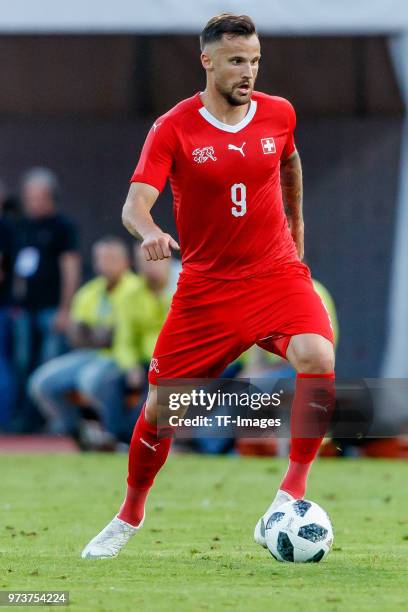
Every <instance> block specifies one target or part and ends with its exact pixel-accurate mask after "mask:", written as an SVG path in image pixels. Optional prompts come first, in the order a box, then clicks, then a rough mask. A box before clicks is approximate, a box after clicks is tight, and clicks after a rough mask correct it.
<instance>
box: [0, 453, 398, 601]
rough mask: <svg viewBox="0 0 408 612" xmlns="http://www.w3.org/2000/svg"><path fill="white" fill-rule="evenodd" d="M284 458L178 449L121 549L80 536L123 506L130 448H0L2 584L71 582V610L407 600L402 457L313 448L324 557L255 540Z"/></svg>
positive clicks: (30, 586)
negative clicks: (93, 556) (103, 554)
mask: <svg viewBox="0 0 408 612" xmlns="http://www.w3.org/2000/svg"><path fill="white" fill-rule="evenodd" d="M285 464H286V462H283V461H280V460H275V459H255V458H254V459H251V458H239V457H221V458H219V457H218V458H206V457H199V456H188V455H180V456H174V457H171V458H170V460H169V462H168V464H167V465H166V466H165V468H164V470H163V471H162V473H161V474H160V475H159V476H158V478H157V481H156V486H155V487H154V489H153V491H152V493H151V496H150V499H149V502H148V517H147V520H146V523H145V527H144V529H143V530H142V531H141V533H140V534H138V535H136V537H135V538H133V540H132V541H131V542H130V544H129V546H128V547H127V549H125V550H124V551H123V553H122V554H121V555H120V556H119V557H118V558H116V559H112V560H99V561H89V560H81V559H80V558H79V555H80V552H81V549H82V548H83V546H84V545H85V544H86V543H87V542H88V540H89V539H90V538H91V537H92V536H94V535H95V534H96V532H97V531H99V530H100V529H101V528H102V527H103V526H104V525H105V524H106V523H107V522H108V521H109V520H110V519H111V518H112V516H113V514H114V512H115V511H117V508H118V505H119V503H120V501H121V499H122V496H123V491H124V477H125V473H126V457H125V456H117V455H116V456H113V455H66V456H64V455H54V456H52V455H48V456H45V455H44V456H35V455H31V456H29V455H27V456H15V455H9V456H0V473H1V497H0V517H1V522H0V589H13V590H18V589H22V590H69V591H70V598H71V605H70V608H71V609H73V610H78V612H80V611H82V610H84V611H85V610H100V611H105V610H106V611H113V610H115V611H118V612H126V611H134V610H146V611H149V612H151V611H156V610H166V611H167V612H173V611H177V612H179V611H194V612H196V611H198V612H199V611H201V610H234V611H235V610H242V611H244V610H245V611H246V612H248V611H249V612H252V611H258V610H259V611H261V610H262V611H264V610H274V609H278V610H283V611H285V612H286V611H288V610H289V611H291V610H302V612H306V611H309V610H310V611H312V610H313V611H316V610H318V611H320V610H325V611H339V612H340V611H341V612H343V611H347V612H349V611H354V610H355V611H358V612H363V611H365V610H370V611H373V610H375V611H377V610H381V611H384V610H386V611H388V610H403V609H404V610H406V602H407V601H408V569H407V568H408V514H407V509H408V486H407V464H406V463H403V462H396V461H379V460H377V461H375V460H373V461H370V460H330V459H329V460H319V462H318V463H317V464H316V465H315V466H314V469H313V471H312V475H311V477H310V486H309V496H310V498H311V499H313V500H314V501H316V502H317V503H319V504H321V505H322V506H323V507H324V508H325V509H326V510H327V511H328V513H329V514H330V516H331V519H332V521H333V525H334V530H335V540H334V548H333V550H332V552H331V553H330V555H329V556H328V557H327V559H325V560H324V561H323V562H322V563H320V564H305V565H292V564H280V563H278V562H276V561H275V560H274V559H273V558H272V557H270V555H269V554H268V552H267V551H265V550H263V549H261V548H260V547H258V546H256V545H255V544H254V543H253V541H252V531H253V527H254V525H255V522H256V521H257V519H258V518H259V516H260V514H261V513H262V512H263V511H264V509H265V508H266V507H267V505H268V504H269V503H270V501H271V499H272V497H273V495H274V493H275V489H276V487H277V485H278V483H279V478H280V476H281V474H282V472H283V470H284V468H285Z"/></svg>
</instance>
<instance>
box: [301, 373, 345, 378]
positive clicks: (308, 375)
mask: <svg viewBox="0 0 408 612" xmlns="http://www.w3.org/2000/svg"><path fill="white" fill-rule="evenodd" d="M335 376H336V374H335V372H334V371H333V372H327V373H326V374H306V373H304V372H297V374H296V378H335Z"/></svg>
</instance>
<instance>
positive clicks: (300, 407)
mask: <svg viewBox="0 0 408 612" xmlns="http://www.w3.org/2000/svg"><path fill="white" fill-rule="evenodd" d="M334 406H335V384H334V372H330V373H328V374H298V375H297V377H296V391H295V396H294V399H293V404H292V414H291V445H290V454H289V467H288V470H287V472H286V474H285V476H284V478H283V480H282V483H281V485H280V489H281V490H282V491H286V492H287V493H289V494H290V495H292V496H293V497H295V498H300V497H303V496H304V495H305V491H306V485H307V478H308V475H309V471H310V468H311V466H312V462H313V460H314V459H315V457H316V455H317V453H318V451H319V448H320V446H321V443H322V440H323V438H324V437H325V435H326V432H327V430H328V427H329V425H330V421H331V418H332V415H333V410H334Z"/></svg>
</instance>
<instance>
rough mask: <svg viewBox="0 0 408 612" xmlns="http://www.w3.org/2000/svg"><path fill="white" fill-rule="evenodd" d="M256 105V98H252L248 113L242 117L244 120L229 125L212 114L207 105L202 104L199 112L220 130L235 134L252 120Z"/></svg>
mask: <svg viewBox="0 0 408 612" xmlns="http://www.w3.org/2000/svg"><path fill="white" fill-rule="evenodd" d="M256 107H257V102H256V100H251V102H250V105H249V109H248V112H247V114H246V115H245V117H244V118H243V119H242V121H240V122H239V123H236V124H235V125H229V124H228V123H223V122H222V121H220V120H219V119H217V118H216V117H214V115H212V114H211V113H210V112H209V111H208V110H207V109H206V108H205V106H201V108H199V109H198V112H199V113H200V115H201V116H202V117H203V118H204V119H205V120H206V121H208V123H211V125H213V126H214V127H216V128H218V129H219V130H223V131H224V132H230V133H232V134H235V133H236V132H239V131H240V130H242V129H244V127H246V126H247V125H248V124H249V123H250V122H251V121H252V119H253V118H254V115H255V113H256Z"/></svg>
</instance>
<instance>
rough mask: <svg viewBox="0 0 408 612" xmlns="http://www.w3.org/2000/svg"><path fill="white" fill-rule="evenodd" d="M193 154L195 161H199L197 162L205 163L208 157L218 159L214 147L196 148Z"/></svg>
mask: <svg viewBox="0 0 408 612" xmlns="http://www.w3.org/2000/svg"><path fill="white" fill-rule="evenodd" d="M192 155H193V157H194V161H195V162H197V164H204V163H205V162H206V161H207V159H212V160H213V161H217V158H216V157H215V153H214V147H202V148H201V149H200V148H197V149H194V151H193V153H192Z"/></svg>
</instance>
